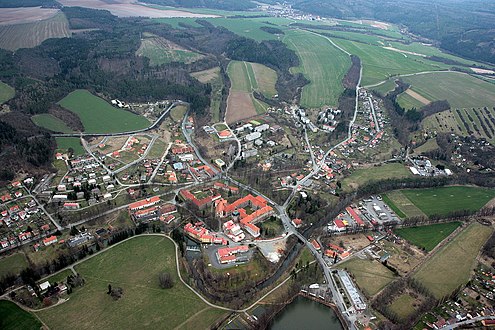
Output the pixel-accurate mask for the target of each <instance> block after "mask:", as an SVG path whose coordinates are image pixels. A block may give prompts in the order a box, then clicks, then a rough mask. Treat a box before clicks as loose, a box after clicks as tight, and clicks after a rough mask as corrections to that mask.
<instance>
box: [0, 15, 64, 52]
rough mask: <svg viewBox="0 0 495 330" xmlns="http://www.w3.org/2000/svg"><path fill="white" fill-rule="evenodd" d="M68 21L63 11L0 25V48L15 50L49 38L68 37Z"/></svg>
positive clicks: (35, 44)
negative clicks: (40, 18)
mask: <svg viewBox="0 0 495 330" xmlns="http://www.w3.org/2000/svg"><path fill="white" fill-rule="evenodd" d="M70 35H71V34H70V31H69V22H68V21H67V18H65V15H64V14H63V13H58V14H56V15H55V16H53V17H52V18H49V19H45V20H41V21H37V22H31V23H24V24H14V25H2V26H0V48H3V49H7V50H11V51H14V50H17V49H19V48H31V47H35V46H38V45H39V44H41V43H42V42H43V41H45V40H46V39H49V38H68V37H70Z"/></svg>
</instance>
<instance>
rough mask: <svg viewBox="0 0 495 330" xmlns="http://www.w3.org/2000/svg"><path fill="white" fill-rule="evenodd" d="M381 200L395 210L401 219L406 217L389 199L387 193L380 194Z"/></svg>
mask: <svg viewBox="0 0 495 330" xmlns="http://www.w3.org/2000/svg"><path fill="white" fill-rule="evenodd" d="M381 197H382V199H383V201H384V202H385V203H386V204H387V205H388V206H389V207H390V208H391V209H392V210H393V211H394V212H395V214H397V216H398V217H399V218H401V219H404V218H405V217H406V215H405V214H404V212H402V211H401V210H400V209H399V208H398V207H397V205H395V203H394V202H393V201H392V200H391V199H390V197H388V195H387V194H383V195H381Z"/></svg>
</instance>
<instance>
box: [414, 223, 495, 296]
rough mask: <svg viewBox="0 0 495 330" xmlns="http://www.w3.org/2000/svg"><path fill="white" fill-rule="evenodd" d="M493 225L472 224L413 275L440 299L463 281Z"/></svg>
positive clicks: (467, 277)
mask: <svg viewBox="0 0 495 330" xmlns="http://www.w3.org/2000/svg"><path fill="white" fill-rule="evenodd" d="M491 233H492V228H491V227H487V226H483V225H481V224H479V223H477V222H474V223H472V224H471V225H470V226H469V227H467V228H466V229H465V230H464V231H463V232H461V233H460V234H459V235H457V236H456V237H455V238H454V239H453V240H452V241H451V242H450V243H448V244H447V245H445V246H444V247H442V248H441V249H440V250H439V251H438V252H437V253H436V254H435V255H434V256H433V257H432V258H431V259H429V260H428V261H426V263H425V264H423V265H422V266H421V268H420V269H419V270H418V272H417V273H416V274H415V275H414V278H415V279H416V280H418V281H420V282H421V283H422V284H423V285H424V286H425V287H426V288H427V289H428V290H430V291H431V292H432V294H433V295H434V296H435V298H437V299H440V298H442V297H444V296H446V295H448V294H450V293H451V292H452V291H453V290H455V289H456V288H457V287H458V286H459V285H463V284H465V283H466V282H467V281H468V279H469V277H470V273H471V271H472V269H473V267H474V264H475V259H476V256H477V255H478V253H479V250H480V249H481V247H482V246H483V244H485V241H486V240H487V239H488V237H489V236H490V234H491Z"/></svg>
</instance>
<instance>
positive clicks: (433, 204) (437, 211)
mask: <svg viewBox="0 0 495 330" xmlns="http://www.w3.org/2000/svg"><path fill="white" fill-rule="evenodd" d="M401 192H402V194H404V195H405V196H406V197H407V198H408V199H409V200H410V201H411V202H412V203H413V204H414V205H416V206H417V207H418V208H419V209H420V210H421V211H423V212H424V213H425V214H426V215H428V216H432V215H448V214H449V213H451V212H455V211H462V210H469V211H473V212H474V211H478V210H479V209H480V208H482V207H483V206H484V205H485V204H486V203H487V202H488V201H490V200H491V199H492V198H494V197H495V189H487V188H479V187H467V186H452V187H439V188H428V189H407V190H402V191H401Z"/></svg>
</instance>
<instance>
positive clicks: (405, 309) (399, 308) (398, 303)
mask: <svg viewBox="0 0 495 330" xmlns="http://www.w3.org/2000/svg"><path fill="white" fill-rule="evenodd" d="M415 303H417V299H415V298H413V297H411V295H410V294H408V293H403V294H401V295H400V296H398V297H397V298H395V299H394V300H393V301H392V303H391V304H390V306H389V308H390V310H391V311H392V312H394V313H395V314H397V316H398V317H399V318H401V319H406V318H407V317H408V316H409V315H410V314H411V313H412V312H413V311H414V310H415V308H414V304H415Z"/></svg>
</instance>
